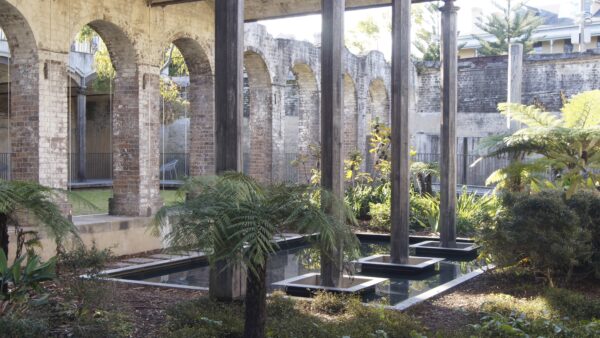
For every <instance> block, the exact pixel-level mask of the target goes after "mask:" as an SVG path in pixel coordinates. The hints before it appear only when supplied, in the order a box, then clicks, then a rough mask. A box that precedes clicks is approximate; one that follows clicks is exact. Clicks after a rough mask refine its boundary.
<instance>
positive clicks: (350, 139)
mask: <svg viewBox="0 0 600 338" xmlns="http://www.w3.org/2000/svg"><path fill="white" fill-rule="evenodd" d="M343 133H344V144H343V145H342V146H343V151H342V154H343V155H344V158H345V159H348V158H349V156H348V155H349V154H351V153H353V152H355V151H357V150H358V111H357V104H356V87H355V86H354V81H353V80H352V78H351V77H350V76H349V75H348V74H346V75H344V127H343Z"/></svg>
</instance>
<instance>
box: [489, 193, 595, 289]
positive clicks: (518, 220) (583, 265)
mask: <svg viewBox="0 0 600 338" xmlns="http://www.w3.org/2000/svg"><path fill="white" fill-rule="evenodd" d="M578 194H584V195H583V196H581V197H576V199H577V200H582V199H590V200H594V201H593V202H590V203H588V204H587V205H588V206H589V205H591V204H592V203H593V205H596V203H600V202H599V201H597V200H598V199H600V196H599V194H598V193H597V192H593V193H592V192H589V193H584V192H580V193H578ZM575 196H577V195H575ZM584 196H585V197H584ZM501 203H502V207H501V209H500V211H499V212H498V213H497V214H495V215H494V216H491V217H489V218H488V219H487V221H486V222H483V224H484V226H483V229H482V233H481V240H482V242H483V244H484V248H485V250H486V252H487V254H489V255H490V256H491V257H492V259H493V261H494V262H496V264H497V265H498V266H500V267H503V266H511V265H514V264H517V263H524V264H526V266H528V267H529V268H530V269H531V270H532V271H534V272H536V273H539V274H542V275H544V276H545V277H546V278H548V280H549V281H550V283H551V284H553V283H554V281H555V280H565V281H569V280H570V278H571V277H572V276H573V274H574V273H579V274H582V273H588V274H589V273H591V272H594V268H596V269H597V262H594V259H595V258H596V257H598V253H597V252H594V250H597V248H594V243H595V241H596V240H595V239H593V238H592V233H593V229H594V228H597V226H598V225H597V223H596V224H594V225H593V226H592V225H590V224H591V221H590V220H592V219H593V220H597V219H596V214H597V212H596V211H595V210H594V211H593V212H590V211H591V209H589V208H588V209H586V208H580V207H578V206H577V205H575V204H573V203H572V202H570V201H569V200H567V199H566V194H564V193H561V192H559V191H555V190H552V191H542V192H540V193H538V194H533V195H529V194H523V193H520V194H515V193H506V194H504V195H503V196H502V202H501ZM586 210H587V211H588V214H585V213H582V212H583V211H586ZM582 220H583V221H582ZM594 222H595V221H594Z"/></svg>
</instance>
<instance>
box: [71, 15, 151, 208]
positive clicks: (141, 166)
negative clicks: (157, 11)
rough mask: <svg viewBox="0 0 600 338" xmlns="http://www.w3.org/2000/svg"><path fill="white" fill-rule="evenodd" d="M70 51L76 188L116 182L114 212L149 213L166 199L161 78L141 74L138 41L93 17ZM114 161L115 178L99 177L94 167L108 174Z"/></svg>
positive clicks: (111, 202)
mask: <svg viewBox="0 0 600 338" xmlns="http://www.w3.org/2000/svg"><path fill="white" fill-rule="evenodd" d="M71 50H72V52H71V54H70V61H69V67H68V68H69V70H70V73H71V75H72V76H71V77H72V78H76V79H77V80H76V81H71V83H72V86H69V88H70V89H69V93H68V95H69V97H70V99H71V101H70V102H71V103H70V104H69V112H70V116H71V126H72V127H71V128H70V131H71V132H72V136H71V138H70V148H71V156H70V158H71V166H70V168H71V178H72V179H73V183H72V187H90V186H93V187H95V186H104V187H111V186H112V193H110V191H108V195H109V197H108V201H109V202H108V212H109V213H110V214H113V215H123V216H149V215H151V214H152V213H154V212H155V211H156V210H157V209H158V207H159V206H160V205H161V203H162V202H161V198H160V195H159V189H158V188H159V177H158V176H159V175H158V174H159V156H158V138H157V137H151V136H153V135H157V134H158V133H159V117H158V112H157V110H158V105H159V101H158V93H157V92H158V90H159V89H158V88H159V76H158V74H152V73H151V71H147V72H143V73H144V75H143V76H140V74H141V73H142V71H141V70H140V69H138V64H137V53H136V50H135V47H134V45H133V43H132V42H131V40H130V39H129V38H128V36H127V35H126V33H125V32H124V31H122V30H121V29H120V28H119V27H118V26H116V25H115V24H113V23H110V22H106V21H102V20H98V21H92V22H90V23H88V25H86V26H84V27H83V28H82V30H81V31H80V32H79V33H78V34H77V36H76V37H75V39H74V41H73V43H72V46H71ZM94 162H95V163H94ZM107 162H110V163H111V165H107V164H106V163H107ZM107 167H108V168H111V169H112V170H111V172H110V177H109V178H108V179H106V178H105V177H102V178H96V177H98V176H97V173H94V172H93V170H92V168H94V170H95V169H97V168H103V169H102V174H101V176H107V173H106V171H107V169H106V168H107ZM88 169H90V170H88ZM75 172H77V173H75ZM82 172H83V174H82ZM96 181H99V183H98V184H94V182H96ZM104 181H107V182H108V184H107V185H104V184H103V183H102V182H104ZM105 189H106V188H105ZM102 205H104V202H102Z"/></svg>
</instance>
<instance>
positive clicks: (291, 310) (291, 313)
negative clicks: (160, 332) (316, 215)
mask: <svg viewBox="0 0 600 338" xmlns="http://www.w3.org/2000/svg"><path fill="white" fill-rule="evenodd" d="M328 297H331V301H332V302H334V303H336V304H341V305H340V307H337V306H336V312H337V313H338V314H329V315H327V317H328V318H324V317H323V315H318V314H315V313H314V312H313V309H312V307H313V306H314V305H312V304H311V303H310V302H306V301H293V300H291V299H288V298H285V297H283V296H282V295H281V294H279V293H275V294H274V295H273V296H272V297H270V298H269V300H268V322H267V330H266V332H267V333H266V337H268V338H292V337H314V338H333V337H346V336H347V337H390V338H396V337H413V334H417V333H416V332H419V331H423V328H422V326H421V325H420V324H419V322H418V321H417V320H415V319H414V318H412V317H409V316H408V315H406V314H403V313H400V312H397V311H391V310H384V309H383V308H376V307H370V306H364V305H362V304H361V303H360V302H359V301H353V300H351V299H352V298H348V297H345V296H339V295H329V296H328ZM334 298H343V299H345V301H342V300H334ZM349 299H350V300H349ZM243 313H244V308H243V304H241V303H228V304H224V303H216V302H211V301H210V300H208V299H205V298H203V299H198V300H194V301H190V302H185V303H181V304H178V305H176V306H175V307H173V308H171V309H169V310H168V311H167V325H166V332H165V333H164V336H166V337H199V338H200V337H202V338H204V337H223V338H224V337H227V338H238V337H240V338H241V337H242V335H243V320H242V318H243Z"/></svg>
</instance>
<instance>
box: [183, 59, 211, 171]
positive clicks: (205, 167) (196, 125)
mask: <svg viewBox="0 0 600 338" xmlns="http://www.w3.org/2000/svg"><path fill="white" fill-rule="evenodd" d="M190 72H191V73H190V87H189V92H188V95H189V96H188V98H189V101H190V113H191V115H190V130H191V132H190V175H191V176H200V175H214V174H215V100H214V94H215V90H214V76H213V75H212V74H211V73H210V69H208V70H207V71H206V72H204V73H201V74H195V73H194V72H193V70H190Z"/></svg>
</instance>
